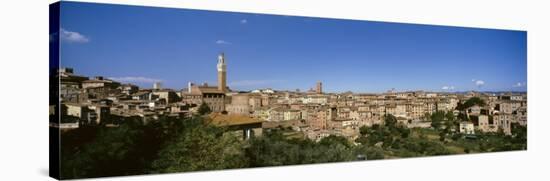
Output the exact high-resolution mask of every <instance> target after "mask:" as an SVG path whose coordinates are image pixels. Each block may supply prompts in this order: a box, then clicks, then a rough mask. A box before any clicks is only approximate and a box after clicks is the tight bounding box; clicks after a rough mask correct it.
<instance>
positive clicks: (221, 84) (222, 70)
mask: <svg viewBox="0 0 550 181" xmlns="http://www.w3.org/2000/svg"><path fill="white" fill-rule="evenodd" d="M226 69H227V65H225V57H224V55H223V53H221V54H220V55H218V90H220V91H223V92H225V91H226V87H227V85H226V80H225V79H226Z"/></svg>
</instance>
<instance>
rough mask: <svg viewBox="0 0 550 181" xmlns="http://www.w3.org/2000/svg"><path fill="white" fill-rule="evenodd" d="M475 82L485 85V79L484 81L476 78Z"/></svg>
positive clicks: (478, 84)
mask: <svg viewBox="0 0 550 181" xmlns="http://www.w3.org/2000/svg"><path fill="white" fill-rule="evenodd" d="M475 84H476V86H478V87H481V86H483V85H485V81H483V80H476V81H475Z"/></svg>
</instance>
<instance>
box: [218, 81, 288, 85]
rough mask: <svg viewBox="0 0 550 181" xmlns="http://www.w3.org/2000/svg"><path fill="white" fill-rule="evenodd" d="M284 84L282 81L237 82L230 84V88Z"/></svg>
mask: <svg viewBox="0 0 550 181" xmlns="http://www.w3.org/2000/svg"><path fill="white" fill-rule="evenodd" d="M279 82H284V81H283V80H238V81H234V82H230V83H229V85H230V86H257V85H267V84H273V83H279Z"/></svg>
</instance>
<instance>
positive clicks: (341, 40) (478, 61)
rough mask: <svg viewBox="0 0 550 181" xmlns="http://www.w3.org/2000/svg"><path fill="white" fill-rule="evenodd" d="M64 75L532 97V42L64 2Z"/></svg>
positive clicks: (145, 82) (468, 32)
mask: <svg viewBox="0 0 550 181" xmlns="http://www.w3.org/2000/svg"><path fill="white" fill-rule="evenodd" d="M60 24H61V25H60V26H61V28H62V29H61V30H60V38H61V41H60V42H61V48H60V49H61V50H60V51H61V52H60V56H61V61H60V62H61V66H63V67H72V68H74V69H75V72H76V73H77V74H80V75H86V76H95V75H102V76H105V77H111V78H113V79H115V80H120V81H122V82H130V83H134V84H137V85H139V86H141V87H145V88H147V87H152V83H153V82H155V81H161V82H162V83H163V85H164V86H165V87H169V88H173V89H182V88H184V87H186V86H187V82H189V81H191V82H195V83H202V82H208V83H209V84H216V75H217V74H216V63H217V55H218V54H219V53H220V52H225V55H226V62H227V69H228V72H227V77H228V80H227V82H228V85H229V86H230V87H231V88H232V89H236V90H251V89H256V88H274V89H279V90H294V89H301V90H307V89H309V88H312V87H314V86H315V83H316V82H317V81H322V82H323V88H324V90H325V91H328V92H343V91H353V92H385V91H387V90H389V89H392V88H395V89H396V90H400V91H405V90H427V91H468V90H480V91H526V82H527V33H526V32H524V31H508V30H492V29H474V28H459V27H446V26H428V25H415V24H399V23H383V22H372V21H353V20H336V19H321V18H311V17H294V16H279V15H262V14H247V13H229V12H214V11H199V10H187V9H170V8H152V7H137V6H120V5H102V4H91V3H75V2H63V3H62V5H61V23H60Z"/></svg>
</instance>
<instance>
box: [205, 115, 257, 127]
mask: <svg viewBox="0 0 550 181" xmlns="http://www.w3.org/2000/svg"><path fill="white" fill-rule="evenodd" d="M208 117H210V119H212V122H211V123H212V124H214V125H217V126H236V125H245V124H255V123H262V122H263V121H262V120H259V119H255V118H251V117H249V116H245V115H226V114H219V113H212V114H210V115H208Z"/></svg>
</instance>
